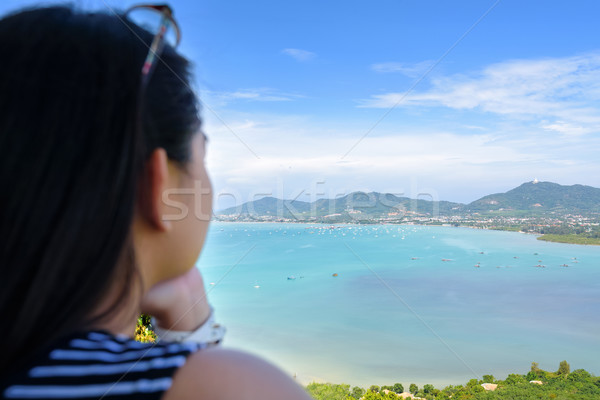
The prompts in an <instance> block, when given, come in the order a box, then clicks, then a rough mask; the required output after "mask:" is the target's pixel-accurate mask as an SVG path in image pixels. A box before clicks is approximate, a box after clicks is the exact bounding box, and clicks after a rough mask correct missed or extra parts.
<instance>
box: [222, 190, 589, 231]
mask: <svg viewBox="0 0 600 400" xmlns="http://www.w3.org/2000/svg"><path fill="white" fill-rule="evenodd" d="M494 211H502V212H503V213H504V214H505V215H506V214H507V213H509V214H510V213H511V212H514V213H521V214H522V213H524V212H526V213H532V214H533V213H535V214H538V215H539V214H545V213H561V214H566V213H597V212H600V189H597V188H594V187H591V186H584V185H572V186H563V185H559V184H557V183H552V182H537V181H534V182H527V183H524V184H522V185H521V186H519V187H517V188H515V189H512V190H509V191H508V192H506V193H496V194H491V195H488V196H484V197H482V198H480V199H479V200H476V201H474V202H472V203H469V204H466V205H465V204H461V203H453V202H449V201H431V200H423V199H410V198H408V197H398V196H395V195H393V194H389V193H377V192H370V193H365V192H354V193H350V194H348V195H346V196H343V197H338V198H335V199H319V200H316V201H314V202H312V203H310V202H306V201H299V200H282V199H277V198H275V197H264V198H262V199H260V200H255V201H251V202H248V203H244V204H242V205H240V206H238V207H231V208H227V209H225V210H222V211H219V212H217V215H218V216H229V217H231V216H239V217H271V218H272V219H281V218H285V219H299V220H321V221H331V222H339V221H349V220H350V221H352V220H354V221H356V220H359V221H360V220H377V219H382V218H384V219H388V220H389V219H396V218H397V219H401V218H403V217H404V216H408V215H413V216H427V215H429V216H433V215H436V216H458V215H465V214H471V213H486V212H494Z"/></svg>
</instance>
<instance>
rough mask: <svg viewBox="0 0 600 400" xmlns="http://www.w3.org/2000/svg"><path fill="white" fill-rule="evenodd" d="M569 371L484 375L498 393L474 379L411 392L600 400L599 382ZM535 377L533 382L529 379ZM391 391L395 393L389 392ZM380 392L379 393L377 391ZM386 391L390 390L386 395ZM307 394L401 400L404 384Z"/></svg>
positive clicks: (496, 399)
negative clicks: (502, 376) (441, 387)
mask: <svg viewBox="0 0 600 400" xmlns="http://www.w3.org/2000/svg"><path fill="white" fill-rule="evenodd" d="M569 369H570V366H569V365H568V363H567V362H566V361H563V362H561V363H560V367H559V371H558V372H556V373H554V372H548V371H544V370H542V369H541V368H540V367H539V365H538V364H537V363H532V365H531V370H530V371H529V372H528V373H527V376H524V375H520V374H510V375H508V376H507V377H506V379H505V380H504V381H502V380H496V379H495V378H494V377H493V376H492V375H484V377H483V380H482V381H489V382H490V383H491V382H492V381H493V382H494V383H497V384H498V388H497V389H496V390H495V391H487V390H485V389H484V388H483V387H482V386H481V382H482V381H479V380H477V379H471V380H470V381H469V382H468V383H467V384H466V385H464V386H461V385H456V386H452V385H450V386H447V387H446V388H444V389H442V390H439V389H436V388H434V387H433V385H425V386H423V389H422V390H419V388H418V386H417V385H416V384H414V383H412V384H411V385H410V386H409V391H410V392H411V393H412V394H414V395H416V396H418V397H422V398H425V399H427V400H450V399H451V400H541V399H550V400H552V399H556V400H598V399H600V378H597V377H594V376H592V375H591V374H590V373H589V372H587V371H585V370H583V369H577V370H574V371H573V372H570V373H568V372H567V374H566V375H565V372H566V371H568V370H569ZM530 377H533V378H534V379H529V378H530ZM529 380H541V381H543V382H544V384H543V385H537V384H532V383H529ZM390 387H391V388H392V389H390ZM375 389H377V390H375ZM383 389H387V390H390V392H388V393H384V392H383ZM307 390H308V392H309V393H310V394H311V395H312V396H313V398H315V399H319V400H320V399H323V400H324V399H327V400H329V399H332V400H337V399H340V400H358V399H361V398H362V399H364V400H399V397H398V396H397V395H396V394H395V393H393V392H398V393H400V392H402V391H403V387H402V384H400V383H396V384H394V385H393V386H382V387H381V388H379V387H378V386H376V385H373V386H371V388H370V390H368V391H365V390H364V389H362V388H359V387H353V388H352V391H351V392H350V390H349V386H348V385H332V384H323V383H320V384H316V383H312V384H310V385H309V387H307Z"/></svg>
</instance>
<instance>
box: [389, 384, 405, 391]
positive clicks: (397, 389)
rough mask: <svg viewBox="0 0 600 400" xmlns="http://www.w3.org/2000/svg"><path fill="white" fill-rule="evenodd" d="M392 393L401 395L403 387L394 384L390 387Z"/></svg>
mask: <svg viewBox="0 0 600 400" xmlns="http://www.w3.org/2000/svg"><path fill="white" fill-rule="evenodd" d="M392 391H393V392H395V393H402V392H404V386H402V384H401V383H394V386H393V387H392Z"/></svg>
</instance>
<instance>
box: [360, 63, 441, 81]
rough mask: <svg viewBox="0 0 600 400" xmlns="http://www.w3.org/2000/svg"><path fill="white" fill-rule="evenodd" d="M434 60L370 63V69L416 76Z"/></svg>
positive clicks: (411, 76) (425, 70)
mask: <svg viewBox="0 0 600 400" xmlns="http://www.w3.org/2000/svg"><path fill="white" fill-rule="evenodd" d="M433 64H434V62H433V61H431V60H427V61H421V62H418V63H401V62H386V63H380V64H373V65H371V69H372V70H373V71H375V72H380V73H400V74H402V75H406V76H408V77H409V78H418V77H420V76H422V75H423V74H425V73H426V72H427V71H429V69H431V67H432V66H433Z"/></svg>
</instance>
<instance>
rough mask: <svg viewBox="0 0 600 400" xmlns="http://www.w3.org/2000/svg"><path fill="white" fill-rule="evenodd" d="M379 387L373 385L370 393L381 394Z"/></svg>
mask: <svg viewBox="0 0 600 400" xmlns="http://www.w3.org/2000/svg"><path fill="white" fill-rule="evenodd" d="M379 390H380V389H379V386H377V385H371V387H370V388H369V392H373V393H379Z"/></svg>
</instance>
